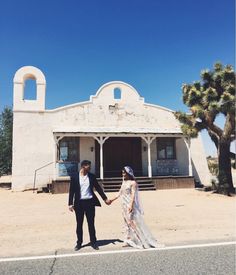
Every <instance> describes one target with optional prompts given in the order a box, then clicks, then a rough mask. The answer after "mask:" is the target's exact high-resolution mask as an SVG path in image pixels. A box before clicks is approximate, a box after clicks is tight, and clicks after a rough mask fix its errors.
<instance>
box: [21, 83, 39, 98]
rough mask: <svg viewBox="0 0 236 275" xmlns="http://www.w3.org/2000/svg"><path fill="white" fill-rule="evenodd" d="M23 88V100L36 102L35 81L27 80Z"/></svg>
mask: <svg viewBox="0 0 236 275" xmlns="http://www.w3.org/2000/svg"><path fill="white" fill-rule="evenodd" d="M24 85H25V88H24V98H23V99H26V100H36V99H37V95H36V90H37V87H36V80H34V79H27V80H25V83H24Z"/></svg>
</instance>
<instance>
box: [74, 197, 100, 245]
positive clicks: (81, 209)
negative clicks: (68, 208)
mask: <svg viewBox="0 0 236 275" xmlns="http://www.w3.org/2000/svg"><path fill="white" fill-rule="evenodd" d="M75 215H76V221H77V228H76V234H77V244H78V245H81V244H82V243H83V221H84V215H85V216H86V218H87V223H88V229H89V236H90V242H91V244H94V243H95V242H96V240H97V239H96V231H95V226H94V218H95V205H94V200H93V199H87V200H80V201H79V204H78V205H76V206H75Z"/></svg>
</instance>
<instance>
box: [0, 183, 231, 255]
mask: <svg viewBox="0 0 236 275" xmlns="http://www.w3.org/2000/svg"><path fill="white" fill-rule="evenodd" d="M107 195H108V197H109V198H112V197H113V196H114V195H115V193H108V194H107ZM140 197H141V200H142V204H143V208H144V211H145V213H144V218H145V221H146V223H147V225H148V226H149V228H150V230H151V232H152V233H153V235H154V236H155V237H156V238H157V240H158V241H159V242H160V243H164V244H165V245H166V246H169V245H181V244H193V243H205V242H218V241H231V240H236V197H235V196H234V197H226V196H223V195H218V194H212V193H211V192H203V191H198V190H193V189H177V190H158V191H143V192H140ZM67 200H68V195H67V194H57V195H52V194H36V193H33V192H32V191H27V192H12V191H10V190H6V189H3V188H0V257H10V256H23V255H43V254H47V253H55V251H57V252H58V253H59V252H67V253H71V252H72V251H73V247H74V245H75V241H76V235H75V226H76V223H75V216H74V213H71V212H69V211H68V207H67ZM100 201H102V200H101V199H100ZM96 231H97V238H98V241H99V245H100V250H114V249H121V248H122V242H120V241H119V240H122V217H121V208H120V202H119V201H115V202H114V203H113V204H112V205H111V206H107V205H105V204H104V203H103V202H102V207H97V208H96ZM88 241H89V238H88V230H87V223H86V220H85V223H84V243H85V244H86V243H88ZM82 250H83V251H86V252H88V251H92V248H90V247H85V248H83V249H82ZM82 250H81V251H82Z"/></svg>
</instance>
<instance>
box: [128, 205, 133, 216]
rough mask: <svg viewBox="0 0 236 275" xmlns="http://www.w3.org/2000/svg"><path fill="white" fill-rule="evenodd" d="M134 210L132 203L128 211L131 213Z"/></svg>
mask: <svg viewBox="0 0 236 275" xmlns="http://www.w3.org/2000/svg"><path fill="white" fill-rule="evenodd" d="M132 211H133V206H132V205H131V206H129V207H128V213H129V214H130V213H131V212H132Z"/></svg>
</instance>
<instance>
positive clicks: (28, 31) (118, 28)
mask: <svg viewBox="0 0 236 275" xmlns="http://www.w3.org/2000/svg"><path fill="white" fill-rule="evenodd" d="M234 10H235V9H234V1H233V0H224V1H220V0H195V1H194V0H178V1H177V0H126V1H125V0H120V1H115V0H114V1H112V0H86V1H85V0H84V1H80V0H67V1H65V0H61V1H59V0H57V1H54V0H50V1H42V0H41V1H36V0H31V1H24V0H21V1H16V0H15V1H11V0H9V1H1V3H0V111H1V110H2V109H3V107H4V106H6V105H8V106H12V88H13V85H12V79H13V76H14V73H15V71H16V70H17V69H19V68H20V67H22V66H25V65H33V66H36V67H38V68H40V69H41V70H42V71H43V72H44V74H45V76H46V80H47V93H46V107H47V108H48V109H52V108H55V107H58V106H63V105H66V104H71V103H75V102H79V101H84V100H88V99H89V96H90V95H91V94H95V93H96V91H97V90H98V88H99V87H100V86H101V85H103V84H104V83H106V82H109V81H113V80H121V81H125V82H127V83H129V84H131V85H132V86H134V87H135V88H136V89H137V90H138V92H139V93H140V94H141V96H143V97H144V98H145V101H146V102H149V103H153V104H158V105H161V106H164V107H167V108H170V109H173V110H179V109H181V110H185V111H186V110H187V109H186V107H185V106H184V104H183V103H182V99H181V85H182V83H184V82H187V83H188V82H192V81H194V80H198V79H199V73H200V71H201V70H202V69H204V68H211V67H212V65H213V64H214V62H216V61H218V60H219V61H221V62H223V63H224V64H228V63H230V64H233V65H234V46H235V45H234V31H235V30H234ZM30 85H32V84H30ZM30 85H28V86H29V87H30ZM29 87H28V88H29ZM30 89H31V88H29V90H30ZM29 92H32V91H29ZM29 96H30V95H29ZM222 122H223V120H222V119H220V120H219V123H221V124H222ZM203 139H204V143H205V145H206V151H207V154H213V153H214V145H212V144H211V142H210V140H209V139H208V137H207V135H206V134H203Z"/></svg>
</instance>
